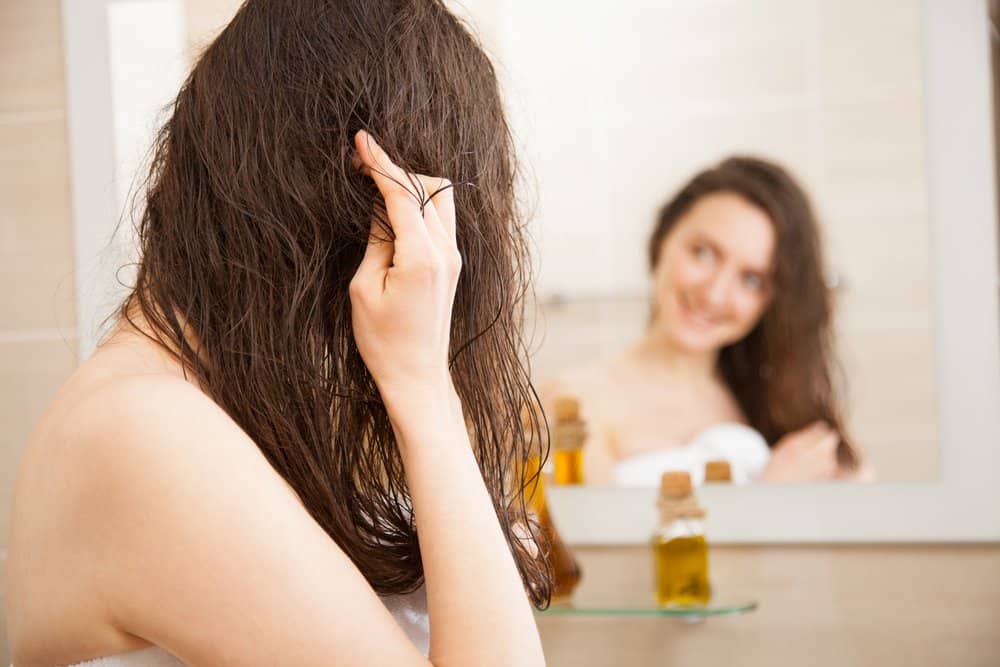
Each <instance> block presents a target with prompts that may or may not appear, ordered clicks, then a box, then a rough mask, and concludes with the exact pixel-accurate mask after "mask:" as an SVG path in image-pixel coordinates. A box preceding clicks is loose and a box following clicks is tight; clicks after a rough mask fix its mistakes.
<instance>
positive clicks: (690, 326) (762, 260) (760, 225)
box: [653, 192, 777, 352]
mask: <svg viewBox="0 0 1000 667" xmlns="http://www.w3.org/2000/svg"><path fill="white" fill-rule="evenodd" d="M776 242H777V239H776V235H775V231H774V225H773V224H772V222H771V219H770V218H769V217H768V216H767V214H766V213H765V212H764V211H763V210H761V209H760V208H758V207H757V206H755V205H753V204H751V203H750V202H749V201H747V200H746V199H744V198H743V197H741V196H739V195H736V194H732V193H727V192H720V193H714V194H710V195H706V196H704V197H702V198H701V199H699V200H698V201H697V202H695V204H694V205H693V206H692V207H691V209H690V210H689V211H688V212H687V213H685V214H684V215H683V216H682V217H681V218H680V219H679V220H677V222H676V224H675V225H674V228H673V229H672V230H670V232H669V233H668V234H667V236H666V238H664V239H663V245H662V246H661V247H660V255H659V261H658V263H657V265H656V268H655V270H654V271H653V280H654V284H655V288H656V320H655V322H654V325H653V326H654V327H655V328H656V329H657V330H658V331H659V332H661V333H663V334H665V335H666V336H667V337H668V339H669V340H670V341H671V342H672V343H674V344H675V345H677V346H678V347H679V348H681V349H685V350H688V351H691V352H709V351H717V350H719V349H720V348H722V347H725V346H726V345H729V344H730V343H734V342H736V341H738V340H739V339H741V338H743V337H744V336H746V335H747V334H748V333H750V331H751V330H752V329H753V328H754V326H755V325H756V324H757V322H758V321H759V320H760V317H761V315H762V314H763V312H764V310H765V309H766V308H767V306H768V304H769V303H770V291H771V284H770V283H771V273H772V266H773V261H774V248H775V244H776Z"/></svg>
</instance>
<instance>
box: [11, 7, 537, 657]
mask: <svg viewBox="0 0 1000 667" xmlns="http://www.w3.org/2000/svg"><path fill="white" fill-rule="evenodd" d="M150 74H153V73H150ZM170 111H171V117H170V118H169V120H168V121H167V122H166V125H165V126H164V128H163V130H162V131H161V133H160V135H159V138H158V141H157V144H156V146H155V154H154V160H153V166H152V171H151V174H150V179H149V184H148V190H147V197H146V206H145V207H144V215H143V217H142V220H141V222H140V224H139V229H138V236H139V246H140V249H141V258H140V261H139V265H138V274H137V279H136V285H135V288H134V290H133V291H132V292H131V293H130V294H129V295H128V297H127V299H126V300H125V302H124V304H123V305H122V308H121V309H120V311H119V313H118V317H117V319H116V321H115V326H114V328H113V329H112V331H111V332H110V335H109V336H108V337H106V338H105V339H104V340H103V341H102V343H101V345H100V346H99V347H98V349H97V351H96V352H95V353H94V355H93V356H92V357H91V358H89V359H88V360H87V361H86V363H84V364H83V365H82V366H81V367H80V368H79V369H77V371H76V372H75V373H74V374H73V376H71V377H70V378H69V380H68V381H67V382H66V384H65V385H64V386H63V387H62V388H61V389H60V391H59V392H58V394H57V395H56V397H55V398H54V400H53V403H52V404H51V405H50V407H49V409H48V411H47V412H46V414H45V416H44V417H43V418H42V421H41V423H40V424H39V426H38V427H37V428H36V429H35V432H34V436H33V437H32V439H31V441H30V442H29V443H28V445H27V447H26V450H25V454H24V458H23V459H22V462H21V466H20V468H19V474H18V479H17V485H16V490H15V499H14V511H13V517H12V520H11V525H12V528H11V537H10V553H9V561H8V566H7V577H8V579H7V583H8V585H7V593H8V595H7V597H8V604H7V611H8V616H7V620H8V626H7V627H8V630H9V632H8V635H9V637H10V642H11V653H12V654H13V658H14V662H15V663H17V664H25V665H27V664H31V665H43V664H44V665H53V664H60V665H65V664H72V663H78V662H80V661H85V660H86V661H88V662H89V661H90V659H93V658H102V659H101V660H99V663H100V664H102V665H104V664H108V665H111V664H114V665H121V666H122V667H124V666H125V665H128V666H131V667H138V666H139V665H168V664H169V665H175V664H176V665H179V664H182V663H183V664H197V665H220V664H228V665H246V666H253V665H282V664H284V665H334V664H335V665H355V666H358V665H430V664H432V663H433V664H437V665H441V664H458V665H482V664H487V663H489V664H509V665H541V664H543V663H544V656H543V654H542V648H541V642H540V639H539V635H538V631H537V628H536V625H535V620H534V616H533V614H532V602H535V603H536V604H543V603H544V602H545V601H546V599H547V597H548V586H549V581H548V576H547V573H546V569H545V564H544V561H543V559H542V556H541V555H540V554H539V553H538V552H537V550H536V549H535V548H534V544H533V543H532V542H531V541H530V540H528V539H526V537H527V536H526V535H525V533H524V531H523V529H522V528H521V526H522V524H523V522H524V521H526V518H527V515H526V510H525V503H524V500H523V494H522V492H521V489H522V482H523V478H524V473H523V466H519V465H514V463H515V461H518V460H523V459H524V457H525V454H526V452H527V451H528V450H527V447H528V444H527V443H526V438H525V436H524V434H523V433H522V430H521V428H520V424H521V421H520V415H521V410H522V407H523V406H525V405H535V404H536V403H537V400H536V399H535V397H534V392H533V391H532V390H531V388H530V386H529V382H528V378H527V374H526V372H525V370H524V368H523V365H522V364H521V363H520V357H519V352H520V349H521V347H520V331H519V329H518V322H519V318H518V317H517V313H518V312H519V307H518V303H519V299H520V298H521V295H522V294H523V293H524V282H523V281H524V279H525V272H524V271H523V270H522V267H523V266H524V264H523V260H524V257H525V255H524V248H525V246H524V242H523V238H522V236H521V234H522V232H521V226H520V224H519V222H518V216H517V209H516V199H515V195H514V189H513V184H514V176H513V175H514V169H515V165H514V162H513V159H512V152H511V143H510V135H509V132H508V127H507V124H506V121H505V118H504V113H503V104H502V101H501V97H500V93H499V88H498V85H497V80H496V76H495V73H494V69H493V66H492V65H491V63H490V61H489V59H488V58H487V56H486V54H485V53H484V52H483V51H482V49H481V48H480V47H479V45H478V44H477V42H476V40H475V39H474V38H473V37H472V35H471V34H470V33H469V32H468V30H467V29H466V27H465V26H464V25H463V24H462V23H461V22H460V21H459V20H458V19H457V18H456V17H455V16H454V15H452V14H451V13H450V12H449V10H448V9H447V8H446V7H445V5H444V4H443V3H442V2H440V1H439V0H412V1H409V2H402V3H398V2H397V3H391V2H385V3H383V2H370V1H368V0H338V1H337V2H330V1H325V0H324V1H319V0H294V2H293V1H289V0H249V1H248V2H246V3H244V4H243V5H242V6H241V8H240V10H239V12H238V13H237V14H236V17H235V18H234V19H233V21H232V22H231V23H230V24H229V25H228V27H227V28H226V29H225V30H224V31H223V32H222V33H221V35H220V36H219V37H218V38H217V39H216V40H215V41H214V42H213V43H212V44H211V45H210V46H209V47H208V48H207V50H205V52H204V53H203V55H202V56H201V57H200V59H199V60H198V62H197V64H196V65H195V66H194V69H193V71H192V72H191V74H190V75H189V77H188V79H187V81H186V82H185V84H184V86H183V87H182V89H181V90H180V93H179V94H178V96H177V98H176V100H175V102H174V103H173V104H172V106H171V109H170ZM362 130H364V131H362ZM376 139H377V141H376ZM422 174H429V175H430V176H424V175H422ZM439 176H441V177H443V176H447V177H448V178H449V179H451V180H452V181H454V183H455V187H451V185H450V184H449V183H448V182H446V181H445V180H444V179H443V178H439ZM466 184H469V185H468V186H466ZM472 186H474V187H472ZM473 343H474V344H473ZM531 412H532V413H534V412H535V411H534V410H531ZM467 424H468V426H467ZM512 424H516V425H517V428H513V427H512V426H511V425H512ZM470 440H471V442H470ZM512 478H513V479H512ZM418 530H419V540H418V539H417V532H418ZM526 588H527V594H526ZM428 626H432V627H433V633H434V634H433V641H431V640H430V638H429V636H428V632H429V630H428ZM428 650H429V652H430V654H429V660H428V658H427V656H426V655H425V653H426V652H427V651H428ZM106 656H115V657H114V658H110V659H107V660H105V659H103V658H105V657H106ZM95 664H96V663H95Z"/></svg>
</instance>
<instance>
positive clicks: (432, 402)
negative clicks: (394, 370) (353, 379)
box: [379, 375, 465, 435]
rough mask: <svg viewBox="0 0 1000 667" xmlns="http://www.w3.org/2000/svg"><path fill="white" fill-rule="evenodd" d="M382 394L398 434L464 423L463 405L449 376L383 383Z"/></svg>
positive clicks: (380, 389)
mask: <svg viewBox="0 0 1000 667" xmlns="http://www.w3.org/2000/svg"><path fill="white" fill-rule="evenodd" d="M379 393H380V394H381V395H382V401H383V402H384V403H385V408H386V412H387V413H388V415H389V421H390V422H392V426H393V428H394V429H395V430H396V433H397V435H404V434H406V433H408V432H413V431H416V432H421V431H424V430H426V429H433V430H438V431H440V430H441V429H446V428H447V429H448V430H450V428H451V427H452V426H454V425H455V424H456V423H461V424H463V425H464V423H465V422H464V417H463V414H462V404H461V401H460V400H459V398H458V393H457V392H456V391H455V385H454V384H453V383H452V381H451V377H450V375H446V376H445V377H443V378H438V379H435V380H428V381H422V382H412V383H405V384H403V383H397V384H395V385H393V386H389V387H382V386H380V387H379Z"/></svg>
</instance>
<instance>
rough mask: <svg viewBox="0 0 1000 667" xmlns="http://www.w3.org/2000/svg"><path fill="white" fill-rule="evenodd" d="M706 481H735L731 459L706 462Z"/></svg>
mask: <svg viewBox="0 0 1000 667" xmlns="http://www.w3.org/2000/svg"><path fill="white" fill-rule="evenodd" d="M705 481H706V482H731V481H733V469H732V467H731V466H730V465H729V461H726V460H723V459H719V460H717V461H709V462H708V463H706V464H705Z"/></svg>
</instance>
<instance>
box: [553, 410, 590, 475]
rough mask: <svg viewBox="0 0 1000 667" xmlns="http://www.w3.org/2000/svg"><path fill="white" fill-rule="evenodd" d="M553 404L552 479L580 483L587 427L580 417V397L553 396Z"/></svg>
mask: <svg viewBox="0 0 1000 667" xmlns="http://www.w3.org/2000/svg"><path fill="white" fill-rule="evenodd" d="M554 407H555V423H554V424H553V425H552V449H553V452H554V458H555V483H556V484H559V485H563V484H583V444H584V442H586V440H587V428H586V425H585V424H584V423H583V420H582V419H580V401H579V400H577V399H575V398H573V397H571V396H560V397H559V398H557V399H556V400H555V406H554Z"/></svg>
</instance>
